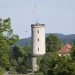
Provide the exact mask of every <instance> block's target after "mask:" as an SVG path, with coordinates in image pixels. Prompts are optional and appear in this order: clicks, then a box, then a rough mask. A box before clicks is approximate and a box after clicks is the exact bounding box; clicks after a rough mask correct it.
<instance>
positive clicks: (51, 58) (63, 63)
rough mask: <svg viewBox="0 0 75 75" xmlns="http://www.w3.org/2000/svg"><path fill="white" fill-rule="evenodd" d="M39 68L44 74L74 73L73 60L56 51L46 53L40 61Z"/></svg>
mask: <svg viewBox="0 0 75 75" xmlns="http://www.w3.org/2000/svg"><path fill="white" fill-rule="evenodd" d="M40 70H41V71H42V72H43V73H44V75H75V62H74V61H72V60H71V59H70V58H68V57H67V58H66V57H59V56H58V54H57V53H47V54H46V55H45V56H44V57H43V59H42V60H41V62H40Z"/></svg>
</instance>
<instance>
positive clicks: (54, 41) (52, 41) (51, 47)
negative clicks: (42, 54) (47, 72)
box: [46, 34, 62, 52]
mask: <svg viewBox="0 0 75 75" xmlns="http://www.w3.org/2000/svg"><path fill="white" fill-rule="evenodd" d="M61 45H62V44H61V41H60V40H59V39H58V37H57V36H56V35H55V34H50V35H49V36H48V37H47V38H46V50H47V52H53V51H57V50H59V49H60V48H61Z"/></svg>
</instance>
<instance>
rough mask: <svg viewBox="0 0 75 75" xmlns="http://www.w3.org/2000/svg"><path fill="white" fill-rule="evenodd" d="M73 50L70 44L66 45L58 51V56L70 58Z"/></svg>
mask: <svg viewBox="0 0 75 75" xmlns="http://www.w3.org/2000/svg"><path fill="white" fill-rule="evenodd" d="M71 49H72V46H71V45H70V44H66V45H65V46H63V47H62V48H61V49H60V50H59V51H58V54H59V56H66V55H68V56H69V55H70V52H71Z"/></svg>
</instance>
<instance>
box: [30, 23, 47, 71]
mask: <svg viewBox="0 0 75 75" xmlns="http://www.w3.org/2000/svg"><path fill="white" fill-rule="evenodd" d="M31 31H32V70H33V72H35V71H37V70H38V66H37V56H40V55H44V54H45V53H46V50H45V24H39V23H36V24H32V25H31Z"/></svg>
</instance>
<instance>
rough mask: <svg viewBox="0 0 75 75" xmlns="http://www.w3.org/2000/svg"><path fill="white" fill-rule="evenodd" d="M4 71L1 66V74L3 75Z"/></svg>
mask: <svg viewBox="0 0 75 75" xmlns="http://www.w3.org/2000/svg"><path fill="white" fill-rule="evenodd" d="M3 73H4V69H3V68H2V67H0V75H3Z"/></svg>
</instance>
